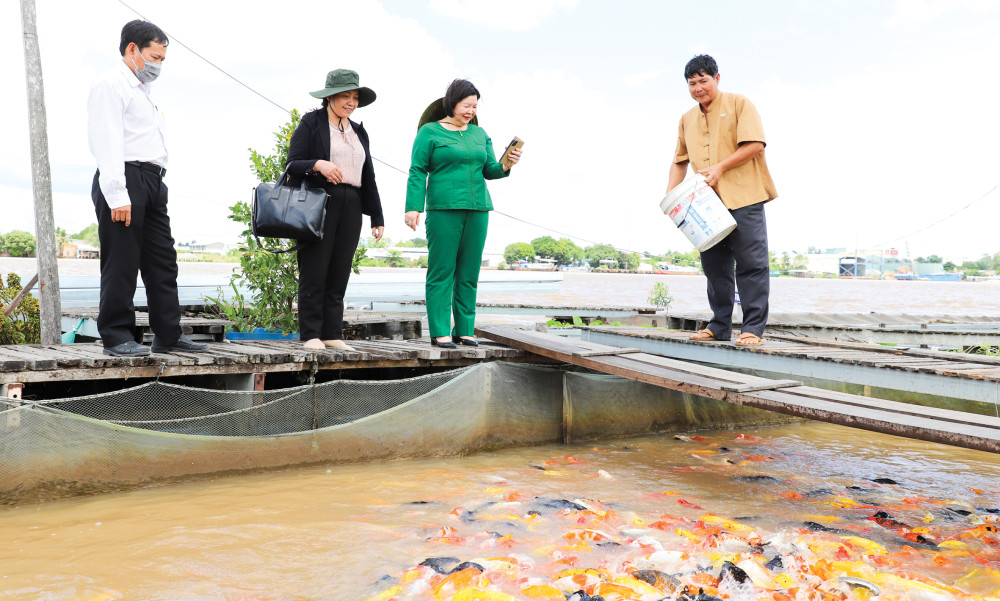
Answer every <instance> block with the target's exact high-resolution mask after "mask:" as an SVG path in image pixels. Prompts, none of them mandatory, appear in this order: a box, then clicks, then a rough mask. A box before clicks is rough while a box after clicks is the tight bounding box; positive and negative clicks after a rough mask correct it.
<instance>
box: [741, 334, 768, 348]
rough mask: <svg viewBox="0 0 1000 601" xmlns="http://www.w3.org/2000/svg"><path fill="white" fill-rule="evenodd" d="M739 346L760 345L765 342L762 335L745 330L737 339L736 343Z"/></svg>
mask: <svg viewBox="0 0 1000 601" xmlns="http://www.w3.org/2000/svg"><path fill="white" fill-rule="evenodd" d="M734 344H736V345H737V346H760V345H762V344H764V341H763V340H762V339H761V337H760V336H758V335H756V334H751V333H750V332H743V333H742V334H740V337H739V338H737V339H736V342H735V343H734Z"/></svg>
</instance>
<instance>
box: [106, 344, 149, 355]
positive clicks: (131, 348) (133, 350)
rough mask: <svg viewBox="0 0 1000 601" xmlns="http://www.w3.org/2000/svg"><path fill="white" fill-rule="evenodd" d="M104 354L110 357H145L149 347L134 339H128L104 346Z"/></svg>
mask: <svg viewBox="0 0 1000 601" xmlns="http://www.w3.org/2000/svg"><path fill="white" fill-rule="evenodd" d="M104 354H105V355H111V356H112V357H145V356H146V355H148V354H149V349H148V348H146V347H144V346H142V345H141V344H139V343H138V342H136V341H135V340H129V341H128V342H123V343H121V344H116V345H115V346H106V347H104Z"/></svg>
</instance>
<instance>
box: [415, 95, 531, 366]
mask: <svg viewBox="0 0 1000 601" xmlns="http://www.w3.org/2000/svg"><path fill="white" fill-rule="evenodd" d="M478 102H479V90H477V89H476V87H475V86H474V85H472V83H471V82H469V81H467V80H465V79H456V80H455V81H453V82H451V85H449V86H448V91H447V92H445V95H444V98H441V99H439V100H435V101H434V102H432V103H431V105H430V106H428V107H427V109H426V110H425V111H424V113H423V115H421V118H420V125H419V126H418V129H417V137H416V139H415V140H414V141H413V153H412V157H411V161H410V176H409V180H408V182H407V186H406V216H405V217H406V225H408V226H409V227H410V228H411V229H413V230H416V229H417V226H418V225H419V224H420V213H421V211H425V210H426V211H427V222H426V226H425V227H426V228H427V246H428V260H427V281H426V284H425V287H426V299H427V322H428V324H427V325H428V329H429V330H430V336H431V344H434V345H436V346H440V347H444V348H455V347H456V345H457V344H462V345H465V346H477V345H478V343H477V342H476V340H475V338H473V332H474V330H475V322H476V287H477V285H478V283H479V267H480V266H481V264H482V260H483V247H484V246H485V244H486V228H487V224H488V223H489V212H490V211H492V210H493V202H492V200H491V199H490V193H489V190H487V189H486V180H488V179H499V178H502V177H507V176H508V175H510V166H511V165H512V164H514V163H517V161H518V159H520V157H521V151H520V150H513V151H511V154H510V164H508V165H504V164H502V163H500V162H498V161H497V160H496V156H495V155H494V152H493V142H492V141H491V140H490V137H489V136H487V135H486V132H485V131H483V130H482V128H480V127H479V126H478V125H477V120H476V109H477V105H478ZM452 314H454V318H455V325H454V327H452V325H451V317H452Z"/></svg>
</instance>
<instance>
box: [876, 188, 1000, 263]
mask: <svg viewBox="0 0 1000 601" xmlns="http://www.w3.org/2000/svg"><path fill="white" fill-rule="evenodd" d="M997 188H1000V184H997V185H995V186H993V187H992V188H990V189H989V191H988V192H986V194H983V195H982V196H980V197H979V198H977V199H975V200H973V201H972V202H970V203H969V204H967V205H965V206H964V207H962V208H961V209H959V210H957V211H955V212H954V213H952V214H951V215H948V216H947V217H945V218H943V219H938V220H937V221H935V222H934V223H931V224H930V225H926V226H924V227H922V228H920V229H918V230H916V231H914V232H910V233H909V234H906V235H903V236H900V237H898V238H896V239H895V240H890V241H889V242H884V243H882V244H876V245H875V246H873V247H872V248H882V247H886V246H891V245H892V244H895V243H896V242H899V241H900V240H904V239H906V238H909V237H911V236H916V235H917V234H919V233H921V232H924V231H927V230H929V229H931V228H932V227H934V226H936V225H941V224H942V223H944V222H945V221H947V220H949V219H951V218H952V217H954V216H955V215H958V214H959V213H961V212H962V211H964V210H966V209H968V208H969V207H971V206H972V205H974V204H976V203H977V202H979V201H980V200H982V199H984V198H986V197H987V196H989V195H990V194H993V192H994V191H995V190H996V189H997Z"/></svg>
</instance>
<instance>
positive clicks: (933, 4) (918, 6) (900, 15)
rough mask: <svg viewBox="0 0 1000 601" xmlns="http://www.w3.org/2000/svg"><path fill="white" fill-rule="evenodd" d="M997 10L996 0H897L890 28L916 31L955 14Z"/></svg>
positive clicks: (890, 17)
mask: <svg viewBox="0 0 1000 601" xmlns="http://www.w3.org/2000/svg"><path fill="white" fill-rule="evenodd" d="M996 9H997V3H996V2H995V0H896V4H895V5H894V6H893V10H892V14H891V15H890V16H889V19H888V25H889V27H893V28H895V27H898V28H902V29H908V30H914V29H919V28H921V27H923V26H924V25H927V24H929V23H932V22H934V21H936V20H938V19H940V18H941V17H944V16H945V15H948V14H953V13H960V14H965V13H969V12H972V13H984V12H987V11H991V10H996Z"/></svg>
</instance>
